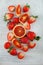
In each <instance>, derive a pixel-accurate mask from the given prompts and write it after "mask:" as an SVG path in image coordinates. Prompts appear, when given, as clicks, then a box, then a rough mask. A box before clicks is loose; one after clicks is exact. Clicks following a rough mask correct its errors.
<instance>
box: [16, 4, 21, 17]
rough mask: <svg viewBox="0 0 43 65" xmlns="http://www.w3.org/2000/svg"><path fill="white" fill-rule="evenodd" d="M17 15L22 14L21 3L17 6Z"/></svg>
mask: <svg viewBox="0 0 43 65" xmlns="http://www.w3.org/2000/svg"><path fill="white" fill-rule="evenodd" d="M16 15H17V16H20V15H21V6H20V5H18V6H17V7H16Z"/></svg>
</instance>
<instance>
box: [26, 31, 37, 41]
mask: <svg viewBox="0 0 43 65" xmlns="http://www.w3.org/2000/svg"><path fill="white" fill-rule="evenodd" d="M27 37H28V38H29V39H30V40H31V41H33V40H34V39H35V37H36V34H35V33H34V32H32V31H29V32H28V33H27Z"/></svg>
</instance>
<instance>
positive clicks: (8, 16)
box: [4, 13, 14, 21]
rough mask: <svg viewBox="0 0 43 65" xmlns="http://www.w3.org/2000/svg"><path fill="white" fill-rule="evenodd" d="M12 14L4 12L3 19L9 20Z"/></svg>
mask: <svg viewBox="0 0 43 65" xmlns="http://www.w3.org/2000/svg"><path fill="white" fill-rule="evenodd" d="M13 16H14V14H12V13H6V14H5V16H4V20H5V21H7V20H11V19H12V18H13Z"/></svg>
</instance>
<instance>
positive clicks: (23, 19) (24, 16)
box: [19, 14, 29, 24]
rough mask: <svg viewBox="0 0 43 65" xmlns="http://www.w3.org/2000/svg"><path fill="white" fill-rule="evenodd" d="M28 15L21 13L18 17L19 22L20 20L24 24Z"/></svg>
mask: <svg viewBox="0 0 43 65" xmlns="http://www.w3.org/2000/svg"><path fill="white" fill-rule="evenodd" d="M28 17H29V15H28V14H23V15H21V16H20V18H19V22H20V23H21V24H24V23H25V22H26V21H27V19H28Z"/></svg>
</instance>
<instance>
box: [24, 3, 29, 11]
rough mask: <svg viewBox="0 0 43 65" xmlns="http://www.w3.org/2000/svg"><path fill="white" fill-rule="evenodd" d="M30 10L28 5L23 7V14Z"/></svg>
mask: <svg viewBox="0 0 43 65" xmlns="http://www.w3.org/2000/svg"><path fill="white" fill-rule="evenodd" d="M29 9H30V6H29V5H28V4H27V5H25V6H24V7H23V12H28V11H29Z"/></svg>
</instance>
